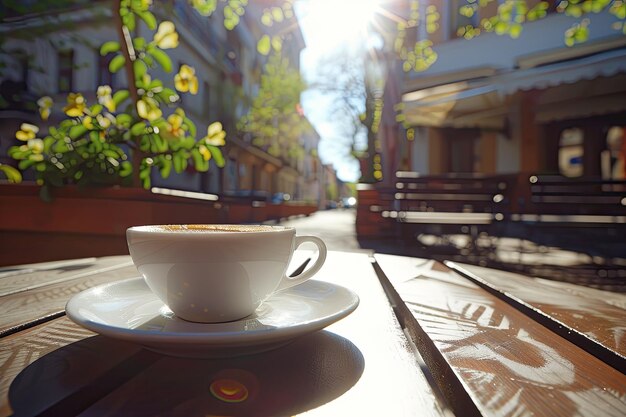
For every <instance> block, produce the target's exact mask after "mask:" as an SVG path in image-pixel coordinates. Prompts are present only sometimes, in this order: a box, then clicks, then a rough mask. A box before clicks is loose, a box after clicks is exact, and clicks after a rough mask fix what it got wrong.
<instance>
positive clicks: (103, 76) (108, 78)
mask: <svg viewBox="0 0 626 417" xmlns="http://www.w3.org/2000/svg"><path fill="white" fill-rule="evenodd" d="M114 56H115V54H114V53H109V54H106V55H105V56H101V55H98V57H99V58H98V85H110V86H111V87H113V83H114V82H115V74H112V73H111V71H109V64H110V63H111V60H112V59H113V57H114Z"/></svg>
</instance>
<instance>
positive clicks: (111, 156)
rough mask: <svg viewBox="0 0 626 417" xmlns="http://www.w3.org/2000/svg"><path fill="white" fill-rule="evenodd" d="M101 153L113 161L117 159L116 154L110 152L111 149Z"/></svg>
mask: <svg viewBox="0 0 626 417" xmlns="http://www.w3.org/2000/svg"><path fill="white" fill-rule="evenodd" d="M102 153H103V154H104V156H106V157H109V158H113V159H117V158H119V155H118V154H117V152H115V151H112V150H111V149H104V150H103V151H102Z"/></svg>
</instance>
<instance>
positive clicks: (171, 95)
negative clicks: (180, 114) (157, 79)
mask: <svg viewBox="0 0 626 417" xmlns="http://www.w3.org/2000/svg"><path fill="white" fill-rule="evenodd" d="M158 95H159V97H161V100H163V101H164V102H166V103H175V102H176V101H178V99H179V98H180V97H179V96H178V94H177V93H176V91H174V90H172V89H171V88H167V87H166V88H164V89H163V90H161V92H160V93H158Z"/></svg>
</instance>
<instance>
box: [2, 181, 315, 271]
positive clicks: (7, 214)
mask: <svg viewBox="0 0 626 417" xmlns="http://www.w3.org/2000/svg"><path fill="white" fill-rule="evenodd" d="M316 210H317V207H316V206H313V205H306V204H279V205H269V204H265V203H262V202H258V201H251V200H247V201H245V200H244V201H236V200H233V199H228V198H226V199H224V200H218V201H215V202H214V201H207V200H204V199H196V198H187V197H178V196H170V195H162V194H154V193H151V192H149V191H146V190H143V189H134V188H120V187H110V188H90V189H85V190H80V189H78V188H76V187H64V188H62V189H59V190H56V192H55V199H54V201H52V202H49V203H47V202H44V201H42V200H41V199H40V198H39V187H38V186H36V185H32V184H18V185H14V184H0V266H4V265H16V264H25V263H34V262H44V261H53V260H61V259H72V258H82V257H91V256H108V255H125V254H128V248H127V246H126V229H127V228H129V227H131V226H136V225H145V224H191V223H213V224H215V223H217V224H219V223H231V224H236V223H263V222H265V221H268V220H279V219H281V218H287V217H291V216H295V215H307V216H308V215H310V214H311V213H313V212H315V211H316Z"/></svg>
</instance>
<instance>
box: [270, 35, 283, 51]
mask: <svg viewBox="0 0 626 417" xmlns="http://www.w3.org/2000/svg"><path fill="white" fill-rule="evenodd" d="M272 48H273V49H274V50H275V51H277V52H280V50H281V49H283V40H282V39H281V37H280V36H272Z"/></svg>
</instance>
